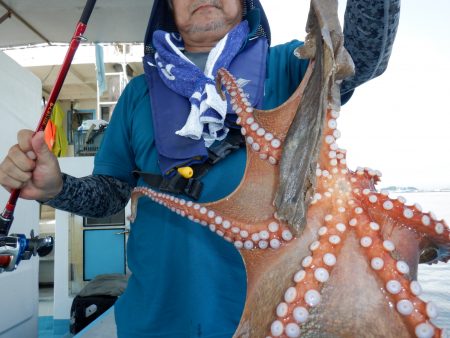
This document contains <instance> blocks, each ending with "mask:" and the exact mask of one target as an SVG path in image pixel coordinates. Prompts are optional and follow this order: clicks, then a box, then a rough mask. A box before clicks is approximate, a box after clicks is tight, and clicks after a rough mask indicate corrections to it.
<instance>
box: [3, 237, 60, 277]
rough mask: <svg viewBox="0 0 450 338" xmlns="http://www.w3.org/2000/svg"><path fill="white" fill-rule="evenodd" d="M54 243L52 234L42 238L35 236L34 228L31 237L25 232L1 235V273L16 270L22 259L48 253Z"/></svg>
mask: <svg viewBox="0 0 450 338" xmlns="http://www.w3.org/2000/svg"><path fill="white" fill-rule="evenodd" d="M53 245H54V239H53V237H52V236H46V237H43V238H40V237H39V236H34V231H33V230H31V233H30V237H29V238H27V237H26V236H25V235H23V234H10V235H8V236H6V235H0V273H2V272H3V271H13V270H15V269H16V268H17V266H18V265H19V263H20V262H21V261H22V260H29V259H30V258H31V257H33V256H36V255H39V257H44V256H46V255H48V254H49V253H50V252H51V251H52V250H53Z"/></svg>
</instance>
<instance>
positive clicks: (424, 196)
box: [392, 192, 450, 337]
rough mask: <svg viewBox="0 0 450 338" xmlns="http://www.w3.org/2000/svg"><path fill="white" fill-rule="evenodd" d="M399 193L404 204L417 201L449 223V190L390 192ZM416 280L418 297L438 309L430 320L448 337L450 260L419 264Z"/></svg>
mask: <svg viewBox="0 0 450 338" xmlns="http://www.w3.org/2000/svg"><path fill="white" fill-rule="evenodd" d="M399 195H401V196H403V197H405V198H406V200H407V202H406V204H414V203H418V204H420V206H421V207H422V208H423V211H424V212H430V211H432V212H433V213H434V214H435V215H436V216H437V218H438V219H444V220H445V221H446V223H447V224H450V192H413V193H396V194H392V196H399ZM418 281H419V282H420V284H421V285H422V288H423V293H422V295H421V296H420V298H421V299H423V300H425V301H432V302H433V303H434V304H436V306H437V308H438V310H439V315H438V317H437V318H435V319H434V320H433V321H432V322H433V323H434V324H436V325H437V326H438V327H440V328H443V329H444V328H445V329H446V334H447V337H450V261H449V262H448V263H447V264H444V263H439V264H433V265H426V264H420V265H419V274H418Z"/></svg>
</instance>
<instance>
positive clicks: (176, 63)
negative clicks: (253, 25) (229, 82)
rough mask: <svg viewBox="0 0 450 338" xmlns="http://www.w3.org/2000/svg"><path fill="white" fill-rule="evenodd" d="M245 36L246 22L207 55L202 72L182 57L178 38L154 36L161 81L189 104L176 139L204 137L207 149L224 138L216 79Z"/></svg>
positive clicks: (224, 108) (223, 105)
mask: <svg viewBox="0 0 450 338" xmlns="http://www.w3.org/2000/svg"><path fill="white" fill-rule="evenodd" d="M248 33H249V26H248V23H247V21H242V22H241V23H240V24H239V25H237V26H236V27H234V28H233V29H232V30H231V31H230V32H228V34H227V35H225V37H224V38H222V40H220V41H219V42H218V43H217V45H216V46H215V47H214V48H213V49H212V50H211V51H210V53H209V55H208V60H207V61H206V67H205V70H204V72H202V71H201V70H200V69H199V68H198V67H197V66H196V65H195V64H193V63H192V62H191V61H190V60H189V59H188V58H187V57H186V56H185V55H184V54H183V52H182V50H183V49H184V44H183V41H182V39H181V37H180V35H179V34H177V33H167V32H164V31H161V30H159V31H155V32H154V34H153V44H154V47H155V49H156V53H155V62H156V67H157V69H158V73H159V75H160V77H161V79H162V80H163V82H164V83H165V84H166V86H168V87H169V88H170V89H171V90H173V91H174V92H176V93H178V94H180V95H182V96H184V97H186V98H188V99H189V102H190V103H191V111H190V113H189V117H188V118H187V121H186V123H185V125H184V126H183V127H182V128H181V129H180V130H178V131H177V132H176V134H177V135H180V136H184V137H189V138H192V139H194V140H199V139H200V138H202V137H203V139H204V141H205V146H206V147H209V146H210V145H211V144H213V143H214V141H216V140H219V141H220V140H223V139H224V138H225V137H226V136H227V133H228V128H227V127H226V126H224V121H225V116H226V114H227V103H226V101H225V100H222V98H221V97H220V95H219V94H218V93H217V90H216V87H215V76H216V74H217V71H218V70H219V69H220V68H222V67H225V68H228V67H229V65H230V63H231V61H232V60H233V59H234V57H235V56H236V55H237V54H238V52H239V51H240V49H241V48H242V46H243V45H244V43H245V42H246V41H247V36H248ZM174 114H176V111H174ZM168 121H170V117H169V116H168Z"/></svg>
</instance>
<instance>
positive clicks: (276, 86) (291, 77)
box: [264, 40, 309, 109]
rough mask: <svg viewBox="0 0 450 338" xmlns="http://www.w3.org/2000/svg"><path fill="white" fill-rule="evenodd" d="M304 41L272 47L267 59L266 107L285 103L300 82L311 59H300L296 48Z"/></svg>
mask: <svg viewBox="0 0 450 338" xmlns="http://www.w3.org/2000/svg"><path fill="white" fill-rule="evenodd" d="M302 44H303V42H300V41H297V40H293V41H291V42H288V43H286V44H282V45H278V46H275V47H272V48H270V50H269V55H268V60H267V77H266V82H265V86H264V87H265V88H264V90H265V95H264V109H272V108H275V107H277V106H279V105H281V104H282V103H284V102H285V101H286V100H287V99H288V98H289V97H290V96H291V95H292V93H294V91H295V90H296V89H297V87H298V85H299V84H300V82H301V80H302V79H303V76H304V75H305V73H306V69H307V68H308V64H309V61H308V60H304V59H298V58H297V57H296V56H295V55H294V50H295V49H296V48H297V47H299V46H301V45H302Z"/></svg>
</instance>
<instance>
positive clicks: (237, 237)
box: [129, 187, 293, 250]
mask: <svg viewBox="0 0 450 338" xmlns="http://www.w3.org/2000/svg"><path fill="white" fill-rule="evenodd" d="M141 196H147V197H148V198H150V199H151V200H153V201H155V202H157V203H159V204H162V205H164V206H165V207H167V208H169V209H170V210H171V211H173V212H175V213H177V214H178V215H180V216H182V217H187V218H188V219H190V220H191V221H193V222H195V223H199V224H201V225H203V226H207V227H208V228H209V229H210V230H211V231H212V232H215V233H216V234H217V235H219V236H220V237H223V238H224V239H225V240H226V241H228V242H232V243H233V244H234V246H235V247H236V248H237V249H247V250H251V249H267V248H271V249H275V250H276V249H279V248H280V247H281V246H282V245H283V244H285V243H288V242H289V241H291V240H292V238H293V236H292V233H291V232H290V230H289V228H288V227H287V226H286V224H285V223H284V222H280V221H278V220H277V219H276V218H275V217H272V218H269V219H265V220H264V221H260V222H257V223H254V224H252V225H249V224H246V223H244V222H241V221H239V220H233V219H232V218H229V217H227V216H225V215H223V214H221V213H220V212H217V211H215V210H214V208H211V207H209V206H208V204H202V203H195V202H192V201H187V200H185V199H183V198H178V197H174V196H172V195H169V194H164V193H159V192H156V191H154V190H152V189H150V188H145V187H138V188H136V189H135V190H134V191H133V192H132V205H133V209H134V210H133V211H132V214H131V216H130V217H129V218H130V221H134V219H135V217H136V206H137V199H138V198H140V197H141Z"/></svg>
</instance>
